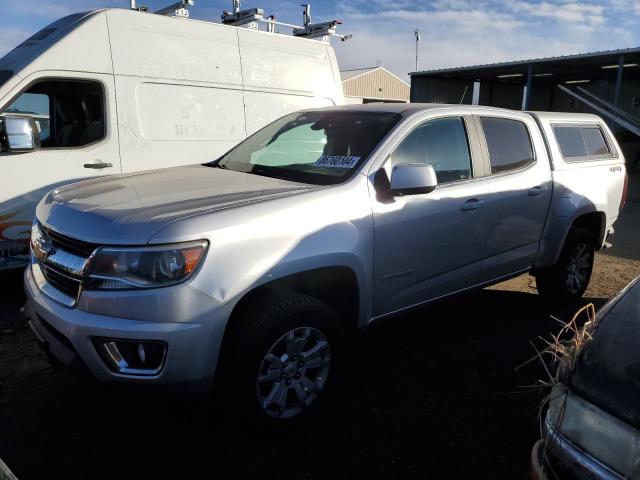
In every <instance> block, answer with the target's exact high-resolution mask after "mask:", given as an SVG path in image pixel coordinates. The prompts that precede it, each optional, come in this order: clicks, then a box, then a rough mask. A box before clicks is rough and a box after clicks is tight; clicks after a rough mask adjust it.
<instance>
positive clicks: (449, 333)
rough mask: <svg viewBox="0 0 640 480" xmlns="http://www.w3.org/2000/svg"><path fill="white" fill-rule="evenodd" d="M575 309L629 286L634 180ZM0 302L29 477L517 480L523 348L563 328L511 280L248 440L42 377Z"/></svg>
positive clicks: (196, 411) (532, 434) (637, 220)
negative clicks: (310, 409)
mask: <svg viewBox="0 0 640 480" xmlns="http://www.w3.org/2000/svg"><path fill="white" fill-rule="evenodd" d="M631 183H632V191H631V196H630V198H629V201H628V205H627V208H626V209H625V212H624V214H623V216H622V218H621V219H620V221H619V223H618V224H617V225H616V228H617V231H618V234H617V239H616V246H615V248H614V249H613V250H611V251H610V252H608V253H607V254H598V256H597V260H596V262H597V263H596V270H595V272H594V276H593V278H592V281H591V285H590V288H589V290H588V291H587V294H586V298H585V302H588V301H592V302H594V303H595V305H596V307H600V306H601V305H602V304H603V303H604V302H605V301H606V300H607V299H608V298H610V297H611V296H612V295H613V294H615V293H616V292H617V291H618V290H620V289H621V288H622V287H623V286H624V285H626V284H627V283H628V282H629V281H630V280H631V279H632V278H634V277H635V276H636V275H638V274H640V254H639V253H638V251H637V250H634V243H635V242H636V240H635V239H637V238H638V233H639V232H640V228H639V227H640V211H639V210H640V196H639V195H638V188H637V186H638V179H637V178H634V179H632V182H631ZM1 281H2V290H1V292H0V298H1V300H0V301H1V306H0V458H2V459H3V460H4V461H5V462H6V463H7V464H8V465H9V467H10V468H11V469H12V470H13V471H14V473H15V474H16V475H17V477H18V478H20V479H35V478H67V479H72V478H130V477H138V478H151V477H155V478H200V477H203V476H205V475H206V476H209V477H215V478H257V477H258V478H351V477H356V476H358V477H360V476H365V475H366V476H367V477H369V478H371V477H373V478H410V477H411V478H427V477H433V478H468V477H471V476H479V477H482V478H522V477H523V475H524V474H525V472H526V469H527V467H528V462H529V452H530V448H531V446H532V445H533V443H534V442H535V440H536V439H537V438H538V437H539V423H538V414H539V403H540V400H541V397H542V394H541V392H539V391H536V390H532V389H527V388H524V387H525V386H527V385H532V384H534V383H535V382H536V380H538V379H541V378H544V371H543V369H542V368H541V367H540V365H539V364H538V362H531V363H530V364H529V365H527V366H526V367H524V368H521V369H519V370H516V367H517V366H518V365H520V364H522V363H523V362H525V361H526V360H528V359H529V358H531V357H533V356H534V355H535V351H534V349H533V347H532V346H531V344H530V342H531V341H533V342H534V343H536V344H537V345H538V346H542V342H541V341H540V340H539V339H538V337H539V336H545V337H547V336H548V334H549V332H557V331H558V329H559V325H558V324H557V322H555V321H554V320H553V319H552V318H551V317H550V315H555V316H556V317H558V318H560V319H563V320H567V319H569V318H571V316H572V314H573V312H574V311H575V310H576V307H571V308H564V309H557V308H552V307H550V306H548V305H545V304H544V303H543V302H542V301H541V299H540V298H539V297H538V296H537V295H536V293H535V289H534V282H533V279H532V278H531V277H529V276H526V275H525V276H522V277H519V278H516V279H513V280H511V281H508V282H505V283H502V284H499V285H496V286H494V287H492V288H490V289H485V290H482V291H479V292H476V293H472V294H469V295H465V296H462V297H458V298H456V299H454V300H450V301H446V302H442V303H439V304H437V305H433V306H430V307H426V308H422V309H420V310H417V311H414V312H412V313H410V314H406V315H404V316H402V317H399V318H396V319H394V320H391V321H387V322H385V323H382V324H380V325H377V326H376V327H374V328H372V329H371V330H369V331H368V332H367V333H366V334H364V335H362V336H360V337H358V338H357V339H356V341H355V343H354V344H353V345H352V347H351V349H350V351H349V353H348V355H347V356H346V358H344V360H345V369H344V373H343V376H342V379H341V385H340V386H339V389H338V391H337V392H336V395H335V396H334V397H333V398H332V400H331V401H330V402H329V405H328V406H327V408H326V409H325V410H324V411H322V412H319V414H318V415H316V416H314V417H313V418H312V419H311V420H310V421H309V422H308V423H307V424H306V425H304V426H301V427H299V428H297V429H295V430H292V431H289V432H279V433H275V432H269V431H264V430H258V429H256V428H255V427H253V426H252V425H248V424H247V423H246V422H243V421H242V420H241V419H233V418H229V416H228V415H226V414H225V412H216V411H213V410H212V409H211V408H210V405H209V403H208V402H207V399H206V398H195V399H194V398H192V397H188V396H184V397H182V398H181V396H180V395H168V394H166V393H161V392H146V393H140V392H130V391H117V390H108V389H105V388H103V387H101V386H98V385H95V384H94V383H91V382H89V381H87V380H83V379H78V378H76V377H74V376H73V375H71V374H70V373H69V372H67V371H56V370H53V369H52V368H51V367H50V366H49V365H48V364H47V362H46V360H45V359H44V357H43V356H42V354H41V353H40V351H39V349H38V347H37V345H36V342H35V340H34V339H32V337H31V332H29V331H28V329H27V327H26V326H25V324H24V321H23V319H22V316H21V314H20V313H19V311H18V310H19V308H20V307H21V306H22V304H23V302H24V296H23V293H22V285H21V277H20V275H15V274H14V275H5V276H3V277H2V279H1Z"/></svg>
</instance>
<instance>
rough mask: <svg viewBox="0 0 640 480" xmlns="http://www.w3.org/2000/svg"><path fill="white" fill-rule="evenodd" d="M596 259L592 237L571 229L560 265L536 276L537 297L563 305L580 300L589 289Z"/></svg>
mask: <svg viewBox="0 0 640 480" xmlns="http://www.w3.org/2000/svg"><path fill="white" fill-rule="evenodd" d="M594 258H595V246H594V242H593V237H592V236H591V235H590V234H589V232H587V231H586V230H584V229H582V228H572V229H571V230H570V231H569V234H568V235H567V239H566V240H565V244H564V247H563V248H562V252H561V253H560V257H559V258H558V261H557V263H556V264H555V265H554V266H553V267H551V268H548V269H545V270H542V271H539V272H537V273H536V275H535V276H536V287H537V289H538V293H539V294H540V295H542V296H543V297H546V298H549V299H550V300H553V301H557V302H562V303H568V302H575V301H577V300H579V299H580V298H581V297H582V295H583V294H584V292H585V290H586V289H587V286H588V285H589V280H590V279H591V273H592V271H593V262H594Z"/></svg>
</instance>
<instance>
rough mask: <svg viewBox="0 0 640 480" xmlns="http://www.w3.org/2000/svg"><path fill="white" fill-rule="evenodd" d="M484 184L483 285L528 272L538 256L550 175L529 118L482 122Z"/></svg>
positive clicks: (514, 116)
mask: <svg viewBox="0 0 640 480" xmlns="http://www.w3.org/2000/svg"><path fill="white" fill-rule="evenodd" d="M477 120H478V121H479V124H480V131H481V132H483V133H484V136H483V137H482V138H483V140H484V147H485V149H486V153H485V158H486V159H487V162H488V165H486V166H485V170H486V171H487V183H488V185H489V189H490V192H491V199H490V201H489V202H488V203H487V205H486V215H487V218H486V221H487V237H486V259H485V261H484V264H483V268H482V270H483V273H482V279H483V281H491V280H493V279H497V278H500V277H503V276H507V275H511V274H514V273H517V272H519V271H522V270H524V269H528V268H529V267H531V266H532V265H533V262H534V260H535V258H536V255H537V253H538V248H539V245H540V238H541V236H542V230H543V229H544V225H545V222H546V220H547V215H548V212H549V205H550V203H551V194H552V184H551V181H552V180H551V169H550V164H549V159H548V157H547V152H546V148H545V146H544V144H543V140H542V138H541V137H540V135H531V132H532V131H533V132H535V131H536V128H537V127H536V125H535V123H534V122H533V119H531V118H530V117H528V116H524V115H520V114H516V113H513V114H507V115H505V117H503V116H502V114H501V115H500V117H491V116H480V117H478V118H477Z"/></svg>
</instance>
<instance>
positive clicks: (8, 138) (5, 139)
mask: <svg viewBox="0 0 640 480" xmlns="http://www.w3.org/2000/svg"><path fill="white" fill-rule="evenodd" d="M0 123H1V125H0V126H1V127H2V128H1V129H2V150H4V151H7V152H14V153H22V152H30V151H32V150H36V149H37V148H40V134H39V133H38V127H37V126H36V122H35V121H34V120H33V118H31V117H19V116H13V115H8V116H6V117H4V118H2V119H0Z"/></svg>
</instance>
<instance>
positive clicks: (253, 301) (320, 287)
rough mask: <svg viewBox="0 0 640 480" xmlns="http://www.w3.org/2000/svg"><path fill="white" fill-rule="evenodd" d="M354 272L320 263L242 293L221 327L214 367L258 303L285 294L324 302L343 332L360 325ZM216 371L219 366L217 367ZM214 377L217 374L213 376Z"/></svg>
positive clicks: (221, 359)
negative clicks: (220, 342)
mask: <svg viewBox="0 0 640 480" xmlns="http://www.w3.org/2000/svg"><path fill="white" fill-rule="evenodd" d="M361 287H362V285H361V282H360V281H359V279H358V275H357V273H356V271H355V270H354V269H353V268H351V267H349V266H346V265H338V266H323V267H318V268H313V269H309V270H304V271H300V272H296V273H292V274H289V275H285V276H282V277H279V278H276V279H274V280H271V281H268V282H265V283H262V284H259V285H257V286H255V287H253V288H252V289H250V290H249V291H247V292H245V293H244V294H243V295H242V296H241V298H239V300H238V301H237V302H236V303H235V305H234V306H233V309H232V311H231V315H230V317H229V320H228V321H227V325H226V327H225V331H224V335H223V339H222V347H221V351H220V355H219V357H218V367H220V366H221V365H220V364H221V362H224V359H225V358H228V352H229V346H230V345H232V344H233V338H234V336H235V335H237V334H238V333H239V332H241V331H242V327H243V325H244V324H245V322H246V321H247V320H248V319H249V318H250V315H251V314H252V313H253V311H254V310H255V309H256V307H258V306H259V305H264V304H266V303H267V302H268V301H270V300H271V299H273V300H275V299H277V298H284V297H286V296H289V295H292V294H293V295H308V296H310V297H314V298H316V299H318V300H320V301H322V302H323V303H326V304H327V305H328V306H329V307H330V308H331V309H332V310H333V311H334V312H335V313H336V314H337V315H338V317H339V318H340V320H341V321H342V324H343V326H344V328H345V331H346V332H347V333H355V332H356V331H357V330H358V328H359V327H360V325H361V317H362V316H363V314H364V312H363V311H362V309H363V307H362V292H361V290H360V289H361ZM217 370H218V371H222V370H223V369H221V368H218V369H217ZM216 377H218V375H216Z"/></svg>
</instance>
